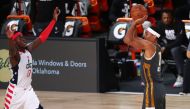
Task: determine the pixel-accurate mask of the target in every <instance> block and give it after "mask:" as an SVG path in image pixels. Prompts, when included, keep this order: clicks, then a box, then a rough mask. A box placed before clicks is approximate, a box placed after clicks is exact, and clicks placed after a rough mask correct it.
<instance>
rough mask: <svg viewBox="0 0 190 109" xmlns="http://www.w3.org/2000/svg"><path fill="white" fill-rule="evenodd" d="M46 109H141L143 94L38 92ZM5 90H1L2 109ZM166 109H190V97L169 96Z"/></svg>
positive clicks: (0, 105)
mask: <svg viewBox="0 0 190 109" xmlns="http://www.w3.org/2000/svg"><path fill="white" fill-rule="evenodd" d="M36 93H37V95H38V96H39V98H40V101H41V104H42V105H43V106H44V108H45V109H141V103H142V94H115V93H114V94H113V93H101V94H100V93H79V92H73V93H72V92H46V91H36ZM4 94H5V90H0V109H2V104H3V98H4ZM166 101H167V104H166V105H167V108H166V109H190V96H167V97H166Z"/></svg>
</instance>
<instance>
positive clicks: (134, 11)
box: [131, 4, 148, 20]
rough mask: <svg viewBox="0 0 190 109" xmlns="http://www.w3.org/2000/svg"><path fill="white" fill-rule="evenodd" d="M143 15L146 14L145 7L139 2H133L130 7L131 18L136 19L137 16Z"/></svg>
mask: <svg viewBox="0 0 190 109" xmlns="http://www.w3.org/2000/svg"><path fill="white" fill-rule="evenodd" d="M145 15H148V12H147V9H146V8H145V7H144V6H143V5H141V4H135V5H133V6H132V8H131V18H133V20H137V19H139V18H142V17H144V16H145Z"/></svg>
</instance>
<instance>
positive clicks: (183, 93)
mask: <svg viewBox="0 0 190 109" xmlns="http://www.w3.org/2000/svg"><path fill="white" fill-rule="evenodd" d="M179 95H181V96H185V95H186V96H189V95H190V93H185V92H179Z"/></svg>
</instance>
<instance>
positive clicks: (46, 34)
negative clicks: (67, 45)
mask: <svg viewBox="0 0 190 109" xmlns="http://www.w3.org/2000/svg"><path fill="white" fill-rule="evenodd" d="M59 14H60V10H59V9H58V7H56V8H55V9H54V13H53V19H52V20H51V22H50V23H49V25H48V26H47V27H46V28H45V29H44V30H43V31H42V32H41V34H40V35H39V37H38V38H37V39H35V40H34V41H33V42H32V43H30V44H29V45H28V46H27V49H28V50H29V51H33V50H34V49H35V48H37V47H38V46H39V45H41V44H42V43H44V42H45V41H46V40H47V38H48V37H49V35H50V33H51V31H52V29H53V27H54V25H55V23H56V21H57V19H58V16H59Z"/></svg>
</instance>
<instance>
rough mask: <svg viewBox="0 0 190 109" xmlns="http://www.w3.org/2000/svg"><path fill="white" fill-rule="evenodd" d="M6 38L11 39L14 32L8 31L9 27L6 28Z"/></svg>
mask: <svg viewBox="0 0 190 109" xmlns="http://www.w3.org/2000/svg"><path fill="white" fill-rule="evenodd" d="M5 33H6V36H7V38H8V39H11V37H12V35H13V34H14V31H11V30H10V27H9V26H8V27H7V28H6V30H5Z"/></svg>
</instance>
